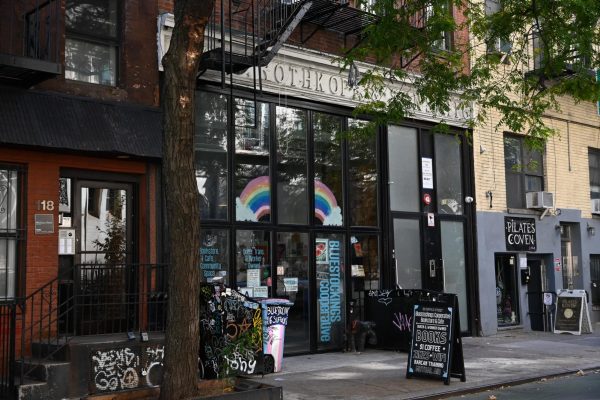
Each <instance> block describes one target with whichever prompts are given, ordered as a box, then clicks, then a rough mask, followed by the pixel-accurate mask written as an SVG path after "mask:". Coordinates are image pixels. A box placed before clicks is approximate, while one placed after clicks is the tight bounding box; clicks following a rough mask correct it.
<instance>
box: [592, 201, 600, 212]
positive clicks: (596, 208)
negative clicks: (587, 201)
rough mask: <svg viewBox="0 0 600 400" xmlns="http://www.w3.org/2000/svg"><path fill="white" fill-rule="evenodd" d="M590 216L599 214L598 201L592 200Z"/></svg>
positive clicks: (599, 202) (599, 204)
mask: <svg viewBox="0 0 600 400" xmlns="http://www.w3.org/2000/svg"><path fill="white" fill-rule="evenodd" d="M592 214H600V199H592Z"/></svg>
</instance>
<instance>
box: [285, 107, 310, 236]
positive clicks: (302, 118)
mask: <svg viewBox="0 0 600 400" xmlns="http://www.w3.org/2000/svg"><path fill="white" fill-rule="evenodd" d="M306 120H307V116H306V111H304V110H299V109H294V108H287V107H279V106H278V107H277V205H278V207H277V218H278V222H279V223H282V224H306V223H307V222H308V186H307V172H306V171H307V161H306V157H307V149H306V136H307V135H306V130H307V125H306Z"/></svg>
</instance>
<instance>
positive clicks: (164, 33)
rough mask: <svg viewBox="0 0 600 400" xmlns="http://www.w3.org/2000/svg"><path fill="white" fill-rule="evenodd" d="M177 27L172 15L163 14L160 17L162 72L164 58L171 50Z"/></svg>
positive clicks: (159, 32)
mask: <svg viewBox="0 0 600 400" xmlns="http://www.w3.org/2000/svg"><path fill="white" fill-rule="evenodd" d="M174 26H175V18H174V16H173V14H171V13H163V14H160V15H159V16H158V35H157V36H158V37H157V41H158V43H157V45H158V70H159V71H162V70H163V66H162V58H163V56H164V55H165V53H166V52H167V50H169V44H170V43H171V34H172V33H173V27H174Z"/></svg>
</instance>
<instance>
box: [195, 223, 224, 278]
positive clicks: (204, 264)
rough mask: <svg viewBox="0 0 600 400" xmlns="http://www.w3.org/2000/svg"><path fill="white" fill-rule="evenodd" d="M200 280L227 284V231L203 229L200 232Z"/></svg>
mask: <svg viewBox="0 0 600 400" xmlns="http://www.w3.org/2000/svg"><path fill="white" fill-rule="evenodd" d="M200 271H201V272H200V281H201V282H207V283H222V284H225V285H228V284H229V282H228V281H227V279H228V277H229V232H228V231H227V230H225V229H203V230H202V232H201V233H200Z"/></svg>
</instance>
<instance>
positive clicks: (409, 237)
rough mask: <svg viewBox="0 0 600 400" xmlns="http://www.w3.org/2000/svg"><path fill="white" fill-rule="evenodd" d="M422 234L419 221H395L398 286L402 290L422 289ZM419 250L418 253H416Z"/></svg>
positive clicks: (395, 255)
mask: <svg viewBox="0 0 600 400" xmlns="http://www.w3.org/2000/svg"><path fill="white" fill-rule="evenodd" d="M420 248H421V232H420V225H419V220H417V219H394V257H395V259H394V261H395V263H396V285H397V286H398V287H399V288H400V289H422V288H423V287H422V283H421V252H420V251H418V249H420ZM415 249H417V251H415Z"/></svg>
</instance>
